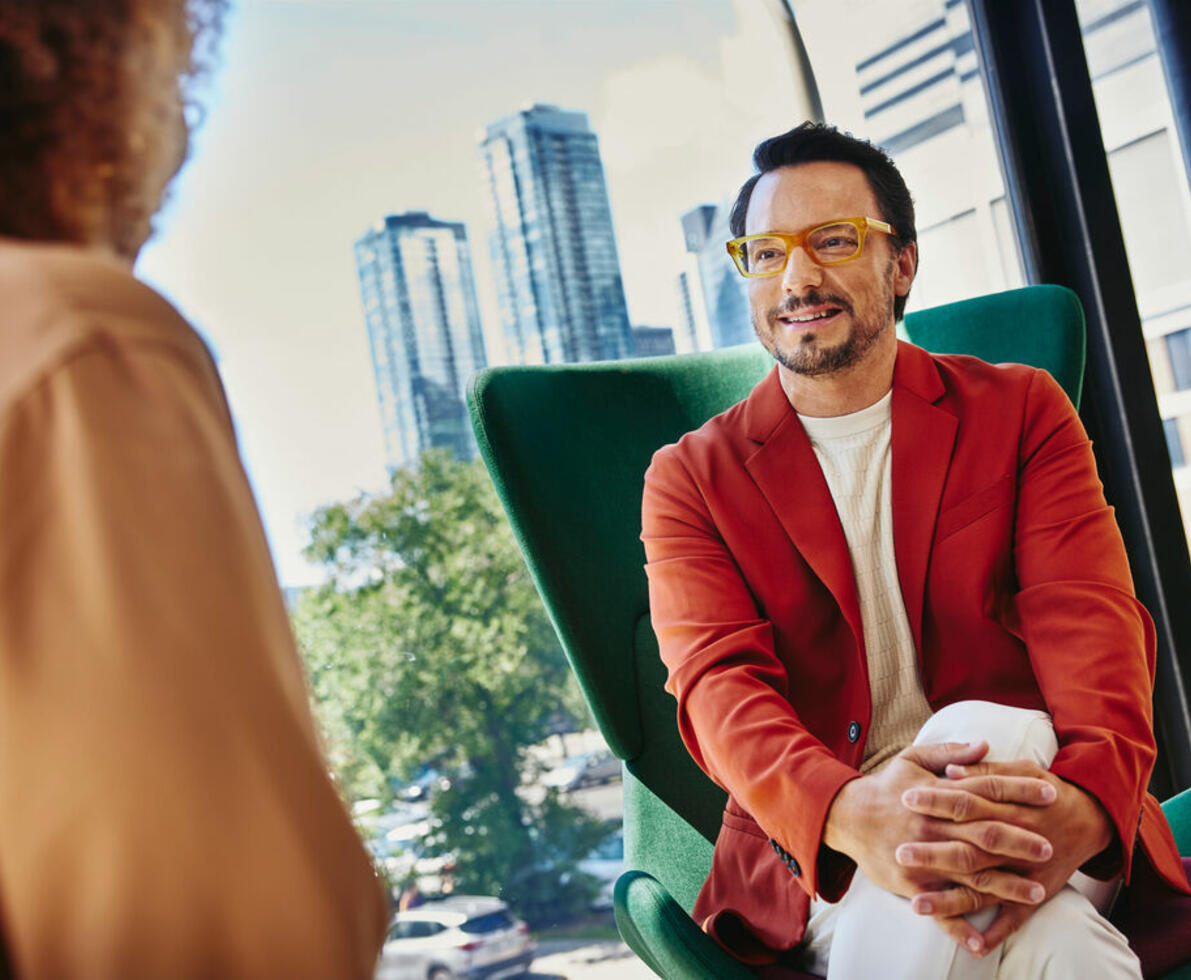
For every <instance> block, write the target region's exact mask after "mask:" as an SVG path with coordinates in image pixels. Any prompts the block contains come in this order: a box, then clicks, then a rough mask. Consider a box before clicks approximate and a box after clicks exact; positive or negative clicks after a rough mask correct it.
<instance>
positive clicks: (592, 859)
mask: <svg viewBox="0 0 1191 980" xmlns="http://www.w3.org/2000/svg"><path fill="white" fill-rule="evenodd" d="M578 867H579V870H580V871H582V872H583V873H584V874H587V875H591V876H592V877H593V878H595V879H596V881H598V882H599V883H600V890H599V892H597V893H596V897H595V898H593V899H592V901H591V908H592V910H593V911H604V910H606V909H610V908H612V905H613V902H612V891H613V889H614V888H615V887H616V880H617V879H618V878H619V877H620V876H621V875H622V874H623V873H624V830H623V829H620V828H617V829H616V830H614V831H613V832H612V833H610V834H609V835H608V836H607V837H605V838H604V840H603V841H602V842H601V843H600V845H599V846H598V847H596V848H595V849H594V850H593V851H592V852H591V853H590V854H588V855H587V857H585V858H584V859H583V860H582V861H580V862H579V865H578Z"/></svg>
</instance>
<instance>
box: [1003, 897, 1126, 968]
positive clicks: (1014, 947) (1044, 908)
mask: <svg viewBox="0 0 1191 980" xmlns="http://www.w3.org/2000/svg"><path fill="white" fill-rule="evenodd" d="M997 977H998V980H1018V978H1021V980H1026V978H1030V980H1037V978H1044V980H1059V978H1065V977H1072V978H1075V977H1103V978H1105V980H1139V978H1140V977H1141V964H1140V963H1139V962H1138V960H1137V956H1136V955H1135V954H1134V952H1133V950H1132V949H1130V948H1129V941H1128V940H1127V939H1126V938H1125V937H1124V936H1123V935H1121V933H1120V932H1119V931H1117V929H1116V928H1115V927H1114V926H1113V925H1112V923H1111V922H1109V921H1108V920H1107V919H1106V918H1104V917H1103V916H1102V915H1100V914H1099V913H1098V912H1097V911H1096V909H1095V908H1093V906H1092V903H1091V902H1089V901H1088V900H1087V899H1086V898H1085V897H1084V896H1083V895H1081V894H1080V893H1079V892H1077V891H1076V890H1075V889H1074V888H1071V887H1070V886H1068V887H1065V888H1063V889H1062V890H1061V891H1059V892H1058V893H1056V894H1055V895H1054V896H1053V897H1051V898H1050V899H1049V900H1048V901H1046V902H1045V903H1043V904H1042V905H1041V906H1040V907H1039V908H1038V910H1037V911H1036V912H1035V913H1034V914H1033V915H1032V916H1030V918H1029V919H1028V920H1027V921H1026V924H1025V925H1024V926H1022V927H1021V929H1019V930H1018V931H1017V932H1016V933H1015V934H1014V935H1012V936H1010V937H1009V938H1008V939H1007V940H1005V951H1004V954H1003V957H1002V960H1001V966H1000V969H999V970H998V971H997Z"/></svg>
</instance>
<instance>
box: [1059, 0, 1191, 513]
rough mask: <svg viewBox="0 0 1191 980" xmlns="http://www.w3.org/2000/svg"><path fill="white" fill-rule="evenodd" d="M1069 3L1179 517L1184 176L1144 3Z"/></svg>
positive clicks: (1188, 393)
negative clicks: (1171, 466) (1105, 157)
mask: <svg viewBox="0 0 1191 980" xmlns="http://www.w3.org/2000/svg"><path fill="white" fill-rule="evenodd" d="M1076 7H1077V10H1078V12H1079V19H1080V26H1081V28H1082V31H1083V38H1084V49H1085V51H1086V53H1087V59H1088V70H1089V72H1090V74H1091V76H1092V89H1093V92H1094V94H1095V97H1096V112H1097V115H1098V116H1099V117H1100V129H1101V135H1102V137H1103V140H1104V149H1105V152H1106V153H1107V155H1108V167H1109V171H1110V173H1111V175H1112V185H1113V194H1114V195H1115V197H1116V202H1117V212H1118V214H1119V216H1120V220H1121V230H1122V232H1123V233H1124V237H1125V250H1126V252H1127V253H1128V257H1129V269H1130V272H1131V274H1132V277H1133V286H1134V290H1135V292H1136V295H1137V307H1138V310H1139V311H1140V313H1141V319H1142V330H1143V332H1144V334H1145V338H1146V350H1147V352H1148V353H1149V359H1150V370H1151V373H1152V374H1153V377H1154V386H1155V390H1156V394H1157V398H1158V409H1159V412H1160V413H1161V415H1162V419H1163V424H1164V428H1165V430H1166V433H1167V443H1168V445H1169V447H1170V454H1171V459H1172V462H1173V463H1174V465H1175V466H1176V472H1175V487H1176V489H1177V490H1178V495H1179V504H1180V506H1181V508H1182V512H1183V515H1184V524H1186V518H1187V515H1188V514H1191V479H1189V477H1188V470H1187V468H1186V467H1184V466H1183V465H1182V463H1183V459H1184V457H1183V451H1182V447H1183V446H1184V445H1186V443H1185V442H1183V441H1182V439H1180V436H1179V434H1180V433H1187V432H1188V431H1191V263H1189V262H1188V261H1187V256H1188V255H1189V254H1191V194H1189V193H1188V185H1187V173H1186V169H1185V167H1184V164H1183V160H1182V158H1181V156H1180V153H1179V141H1178V137H1177V134H1176V131H1175V128H1174V121H1173V119H1172V117H1171V113H1170V101H1169V98H1168V95H1167V91H1166V84H1165V80H1164V78H1163V73H1162V64H1161V61H1160V59H1159V56H1158V51H1157V47H1156V42H1155V38H1154V32H1153V27H1152V24H1151V21H1150V14H1149V9H1148V5H1147V4H1145V3H1138V2H1136V0H1077V3H1076ZM1092 219H1093V220H1094V216H1092ZM1183 438H1185V436H1184V437H1183Z"/></svg>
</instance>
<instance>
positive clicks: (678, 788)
mask: <svg viewBox="0 0 1191 980" xmlns="http://www.w3.org/2000/svg"><path fill="white" fill-rule="evenodd" d="M905 329H906V332H907V334H908V336H909V338H910V339H911V340H912V341H914V342H915V343H918V344H920V345H921V346H923V347H926V348H927V349H928V350H932V351H936V352H939V353H968V354H974V355H976V356H978V357H982V358H984V359H985V360H990V361H1017V362H1022V363H1027V364H1032V365H1035V366H1038V367H1043V368H1046V369H1047V370H1049V371H1050V372H1051V374H1052V375H1054V376H1055V378H1056V379H1057V380H1058V381H1059V383H1060V384H1061V385H1062V386H1063V388H1064V389H1065V390H1066V391H1067V393H1068V395H1069V396H1070V397H1071V399H1072V401H1073V402H1075V403H1076V404H1078V400H1079V393H1080V385H1081V382H1082V377H1083V362H1084V322H1083V313H1082V311H1081V309H1080V307H1079V301H1078V300H1077V299H1076V297H1075V294H1074V293H1072V292H1070V291H1069V290H1066V289H1063V288H1061V287H1057V286H1033V287H1027V288H1025V289H1018V290H1012V291H1009V292H1006V293H998V294H996V295H993V296H987V297H981V298H979V299H973V300H966V301H964V302H960V303H953V304H950V305H947V306H942V307H937V308H935V309H931V310H923V311H921V312H918V313H913V314H910V315H908V316H907V317H906V318H905ZM772 363H773V362H772V359H771V358H770V357H769V355H768V353H767V352H765V351H764V350H763V349H762V348H760V346H759V345H749V346H747V347H737V348H729V349H725V350H719V351H713V352H711V353H705V354H691V355H681V356H674V357H664V358H646V359H641V360H633V361H612V362H601V363H595V364H568V365H559V366H542V367H498V368H490V369H488V370H485V371H481V372H480V373H479V374H477V375H476V377H475V378H474V379H473V381H472V385H471V388H470V390H469V392H468V403H469V408H470V411H471V418H472V424H473V426H474V428H475V432H476V438H477V442H478V445H479V449H480V454H481V456H482V457H483V459H484V462H485V463H486V464H487V466H488V470H489V472H490V473H491V474H492V478H493V481H494V482H495V484H496V488H497V491H498V493H499V494H500V497H501V500H502V502H503V503H504V506H505V509H506V511H507V512H508V515H509V519H510V521H511V522H512V525H513V530H514V532H515V534H516V536H517V539H518V542H519V543H520V545H521V549H522V551H523V553H524V554H525V557H526V561H527V563H528V565H529V569H530V572H531V573H532V575H533V578H534V581H535V582H536V584H537V587H538V590H539V591H540V592H541V595H542V598H543V600H544V601H545V604H546V608H547V610H548V611H549V613H550V617H551V619H552V620H553V622H554V626H555V628H556V629H557V630H558V634H559V637H560V638H561V640H562V644H563V647H564V648H565V650H566V653H567V656H568V658H569V660H570V663H571V666H572V667H573V668H574V670H575V673H576V674H577V676H578V678H579V683H580V686H581V687H582V689H583V693H584V695H585V696H586V698H587V702H588V704H589V706H590V707H591V711H592V714H593V716H594V717H595V720H596V723H597V725H598V726H599V728H600V731H601V732H602V733H603V735H604V738H605V739H606V740H607V742H608V745H609V746H610V747H611V749H612V751H613V752H615V753H616V754H617V755H618V756H620V758H622V759H624V760H625V763H626V769H627V773H626V783H625V837H626V843H627V845H628V848H629V850H628V861H629V864H630V866H631V867H636V868H640V869H641V870H645V871H649V872H650V873H652V874H654V875H655V877H657V878H659V880H661V881H662V883H663V884H665V885H666V886H667V887H668V888H669V889H670V891H671V892H672V894H674V895H675V897H676V898H677V899H678V900H679V901H680V902H681V903H682V904H684V905H685V906H686V907H687V908H688V909H689V908H690V906H691V904H692V903H693V901H694V894H695V892H696V891H697V889H698V887H699V885H700V884H701V882H702V879H703V877H704V876H705V875H706V873H707V867H708V861H709V859H710V858H709V855H710V842H713V841H714V840H715V836H716V834H717V833H718V832H719V825H720V811H721V809H722V807H723V803H724V794H723V792H722V791H721V790H720V789H719V788H718V787H716V786H715V785H714V784H713V783H712V782H711V781H710V780H709V779H707V777H706V776H704V775H703V773H702V772H700V771H699V770H698V768H697V767H696V766H695V765H694V763H693V762H692V761H691V759H690V757H689V755H688V754H687V752H686V750H685V748H684V747H683V745H682V743H681V741H680V740H679V738H678V733H677V728H676V725H675V704H674V700H673V698H671V697H670V695H669V694H667V693H666V692H665V690H664V689H663V682H664V680H665V669H664V667H663V665H662V663H661V660H660V658H659V657H658V650H657V642H656V640H655V638H654V635H653V630H652V629H651V627H650V623H649V600H648V591H647V584H646V579H645V572H644V570H643V565H644V561H645V554H644V550H643V548H642V545H641V542H640V539H639V535H640V530H641V520H640V508H641V492H642V488H643V478H644V474H645V470H646V468H647V467H648V465H649V461H650V458H651V457H652V455H653V453H654V451H655V450H657V449H658V448H659V447H661V446H663V445H665V444H667V443H670V442H674V441H675V440H677V439H678V438H679V436H681V435H682V434H683V433H685V432H687V431H689V430H691V429H694V428H697V427H698V426H700V425H702V424H703V422H705V421H706V420H707V419H708V418H710V417H711V416H712V415H715V414H716V413H718V412H721V411H724V410H725V409H727V408H728V407H730V406H731V405H733V404H735V403H736V402H738V401H740V400H741V399H742V398H744V397H746V396H747V395H748V393H749V392H750V391H751V390H752V388H753V386H754V385H755V384H756V383H757V382H758V381H760V380H761V378H762V377H764V375H765V373H766V372H767V371H768V370H770V368H771V367H772Z"/></svg>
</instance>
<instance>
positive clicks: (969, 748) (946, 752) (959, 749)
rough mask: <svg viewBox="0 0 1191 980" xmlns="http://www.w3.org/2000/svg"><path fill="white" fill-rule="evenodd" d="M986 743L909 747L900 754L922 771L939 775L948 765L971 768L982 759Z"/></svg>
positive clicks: (939, 743) (943, 743)
mask: <svg viewBox="0 0 1191 980" xmlns="http://www.w3.org/2000/svg"><path fill="white" fill-rule="evenodd" d="M987 751H988V743H987V742H983V741H981V742H970V743H969V742H936V743H934V744H932V745H911V746H910V747H909V748H906V749H903V750H902V754H903V755H904V756H905V758H907V759H909V760H910V761H911V762H914V763H917V764H918V765H920V766H922V768H923V769H928V770H929V771H931V772H935V773H939V772H942V771H943V770H944V769H946V768H947V767H948V766H949V765H958V766H972V765H975V764H976V763H978V762H979V761H980V760H981V759H983V758H984V754H985V753H986V752H987Z"/></svg>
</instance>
